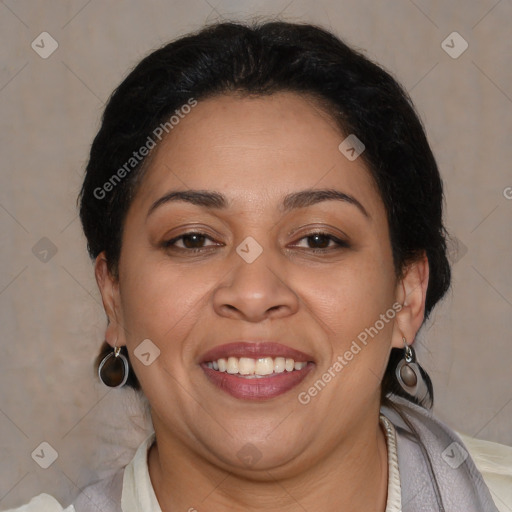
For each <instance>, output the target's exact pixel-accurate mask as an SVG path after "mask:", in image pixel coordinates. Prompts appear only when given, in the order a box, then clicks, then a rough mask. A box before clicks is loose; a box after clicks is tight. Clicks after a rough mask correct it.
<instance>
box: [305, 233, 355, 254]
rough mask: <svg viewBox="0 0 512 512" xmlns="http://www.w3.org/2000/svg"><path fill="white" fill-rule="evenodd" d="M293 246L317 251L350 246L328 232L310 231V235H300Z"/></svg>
mask: <svg viewBox="0 0 512 512" xmlns="http://www.w3.org/2000/svg"><path fill="white" fill-rule="evenodd" d="M295 246H296V247H299V248H300V249H310V250H311V251H312V252H319V253H320V252H328V251H333V250H337V249H344V248H348V247H350V245H349V243H348V242H345V241H344V240H340V239H339V238H337V237H335V236H333V235H330V234H328V233H311V234H310V235H307V236H304V237H302V238H301V239H300V240H299V241H298V242H296V244H295Z"/></svg>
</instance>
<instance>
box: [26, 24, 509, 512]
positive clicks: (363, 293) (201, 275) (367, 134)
mask: <svg viewBox="0 0 512 512" xmlns="http://www.w3.org/2000/svg"><path fill="white" fill-rule="evenodd" d="M80 199H81V204H80V214H81V220H82V224H83V228H84V232H85V235H86V237H87V240H88V248H89V253H90V255H91V257H92V258H93V259H94V260H95V275H96V279H97V282H98V286H99V289H100V292H101V295H102V299H103V304H104V308H105V312H106V314H107V316H108V326H107V328H106V334H105V340H106V342H105V344H104V346H103V349H102V352H101V354H100V356H99V358H98V372H99V377H100V379H101V380H102V381H103V382H104V383H105V384H106V385H109V386H112V387H118V386H122V385H127V386H132V387H135V388H137V389H140V390H141V392H142V393H143V394H144V396H145V397H146V398H147V399H148V401H149V404H150V406H151V416H152V422H153V426H154V430H155V433H154V435H152V436H151V437H150V438H148V439H147V440H146V441H145V442H144V443H143V444H142V445H141V446H140V448H139V449H138V451H137V453H136V455H135V457H134V459H133V461H132V462H131V463H130V464H129V465H128V466H127V467H126V468H125V469H123V470H121V471H120V472H119V473H118V474H117V475H116V476H115V477H114V478H113V479H112V480H110V481H108V482H100V483H98V484H95V485H93V486H91V487H90V488H87V489H86V490H85V491H84V492H83V493H82V494H81V495H80V496H79V498H78V499H77V501H76V502H75V503H74V504H73V505H70V506H69V507H68V508H66V509H65V510H66V512H71V511H76V512H84V511H92V510H102V511H105V512H106V511H119V510H123V511H125V512H135V511H163V512H168V511H175V510H188V511H194V510H197V511H221V510H254V511H256V510H269V511H278V510H279V511H295V510H297V511H298V510H301V511H303V510H308V511H317V510H322V511H339V510H345V511H360V510H372V511H382V512H384V511H386V512H391V511H399V510H403V511H416V510H429V511H433V510H436V511H437V510H439V511H456V510H460V511H465V512H469V511H479V512H482V511H496V510H499V509H498V508H497V506H496V505H499V506H500V507H503V506H507V504H506V503H505V502H504V501H502V502H501V503H498V498H499V500H500V501H501V500H505V497H503V496H504V495H505V492H506V491H507V489H508V488H509V487H508V486H510V485H511V483H512V473H510V471H509V470H507V469H506V470H505V471H503V470H501V473H502V474H501V476H500V477H499V478H498V477H496V475H495V473H497V472H498V471H499V468H498V466H497V465H496V464H495V465H494V466H493V464H492V463H491V462H489V461H488V460H486V453H485V450H484V451H482V449H480V448H479V449H478V450H476V449H475V448H473V447H472V446H473V445H472V443H473V441H472V440H471V439H466V441H467V444H464V443H463V441H462V440H461V439H460V437H459V436H457V435H456V434H455V433H454V432H453V431H451V430H450V429H449V428H447V427H446V426H444V425H442V424H440V423H439V422H438V421H436V420H435V419H434V418H433V417H432V415H431V413H430V411H429V409H430V407H431V405H432V401H433V392H432V386H431V383H430V380H429V378H428V376H427V375H426V373H425V372H424V371H423V370H422V369H421V367H420V366H419V364H418V363H417V362H416V359H415V353H414V349H413V347H412V346H413V343H414V340H415V337H416V335H417V333H418V330H419V329H420V327H421V326H422V324H423V322H424V321H425V319H426V318H427V317H428V315H429V314H430V313H431V311H432V309H433V308H434V306H435V305H436V303H437V302H438V301H439V300H440V299H441V298H442V297H443V295H444V294H445V293H446V291H447V289H448V288H449V284H450V267H449V264H448V261H447V258H446V244H445V238H446V232H445V229H444V226H443V220H442V201H443V191H442V182H441V179H440V176H439V172H438V169H437V166H436V163H435V160H434V157H433V155H432V152H431V150H430V147H429V145H428V142H427V140H426V137H425V134H424V131H423V129H422V126H421V123H420V121H419V120H418V117H417V115H416V114H415V112H414V109H413V107H412V106H411V104H410V101H409V99H408V97H407V95H406V94H405V93H404V91H403V90H402V89H401V87H400V86H399V85H398V84H397V83H396V82H395V80H394V79H393V78H392V77H391V76H390V75H389V74H387V73H386V72H385V71H383V70H382V69H381V68H380V67H378V66H377V65H375V64H373V63H371V62H369V61H368V60H367V59H366V58H365V57H363V56H362V55H360V54H358V53H357V52H355V51H354V50H352V49H350V48H349V47H347V46H346V45H345V44H344V43H342V42H341V41H339V40H338V39H337V38H336V37H334V36H333V35H332V34H330V33H328V32H325V31H323V30H321V29H319V28H316V27H313V26H309V25H295V24H286V23H267V24H261V25H256V26H252V27H249V26H243V25H238V24H230V23H225V24H219V25H215V26H212V27H209V28H206V29H204V30H203V31H201V32H199V33H198V34H194V35H190V36H188V37H184V38H182V39H179V40H177V41H175V42H173V43H171V44H169V45H167V46H165V47H163V48H162V49H160V50H157V51H155V52H154V53H152V54H151V55H149V56H148V57H146V58H145V59H144V60H143V61H142V62H141V63H140V64H139V65H138V66H137V67H136V68H135V69H134V70H133V71H132V72H131V73H130V74H129V76H128V77H127V78H126V79H125V80H124V81H123V83H122V84H121V85H120V86H119V87H118V89H117V90H116V91H115V92H114V94H113V95H112V97H111V99H110V100H109V102H108V105H107V107H106V109H105V114H104V117H103V122H102V126H101V129H100V131H99V133H98V134H97V136H96V138H95V140H94V143H93V145H92V148H91V154H90V160H89V163H88V166H87V172H86V177H85V181H84V184H83V188H82V192H81V198H80ZM493 448H496V447H495V446H493ZM499 450H500V453H501V454H503V456H504V457H506V456H507V454H508V456H509V457H510V449H508V448H507V447H499ZM469 451H470V452H471V454H472V455H473V456H474V458H475V460H477V461H484V462H486V464H487V466H486V467H485V471H486V474H485V478H486V481H484V479H483V478H482V475H481V473H480V472H479V470H478V469H477V467H476V465H475V462H474V461H473V457H472V456H469V455H468V452H469ZM479 464H480V467H481V468H482V469H483V467H484V466H483V463H482V462H479ZM503 465H504V464H502V466H503ZM504 466H505V467H506V465H504ZM501 469H503V468H501ZM507 471H508V472H507ZM486 482H487V484H486ZM488 485H489V486H491V490H492V492H493V496H491V492H490V490H489V488H488ZM500 494H501V497H500ZM493 497H494V500H493ZM494 501H496V504H495V503H494ZM504 503H505V505H504ZM508 506H512V505H510V504H509V505H508ZM23 510H38V511H41V510H45V511H46V510H48V511H53V510H56V511H57V510H59V511H60V510H62V507H61V506H60V505H58V504H57V503H56V502H55V500H53V499H52V498H50V497H49V496H47V495H43V496H40V497H38V498H36V499H35V500H33V501H32V502H31V504H29V505H28V508H23ZM502 510H506V509H503V508H502Z"/></svg>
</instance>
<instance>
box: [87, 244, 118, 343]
mask: <svg viewBox="0 0 512 512" xmlns="http://www.w3.org/2000/svg"><path fill="white" fill-rule="evenodd" d="M94 275H95V277H96V283H97V284H98V288H99V290H100V293H101V299H102V302H103V308H104V309H105V313H106V314H107V317H108V326H107V329H106V332H105V340H106V341H107V343H108V344H109V345H110V346H112V347H113V346H114V345H115V346H118V347H119V346H122V345H125V344H126V343H125V341H124V332H123V329H122V327H121V324H120V323H119V320H118V319H120V318H121V314H120V299H119V282H118V280H117V279H116V278H115V277H114V276H113V275H112V274H111V273H110V272H109V269H108V262H107V258H106V255H105V251H103V252H101V253H100V254H99V255H98V257H97V258H96V261H95V264H94Z"/></svg>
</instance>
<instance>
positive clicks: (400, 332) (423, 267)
mask: <svg viewBox="0 0 512 512" xmlns="http://www.w3.org/2000/svg"><path fill="white" fill-rule="evenodd" d="M428 276H429V265H428V258H427V255H426V254H425V253H423V255H422V257H421V258H419V259H418V260H416V261H414V262H413V263H411V264H410V265H408V266H407V268H406V270H405V272H404V275H403V277H402V278H401V279H400V280H399V281H398V283H397V287H396V294H395V296H396V300H397V302H398V303H399V304H401V305H402V309H401V310H400V311H399V312H398V313H397V315H396V321H395V324H394V328H393V335H392V343H391V346H392V347H395V348H403V346H404V343H403V340H402V336H403V337H405V339H406V340H407V343H408V344H409V345H410V344H412V343H413V341H414V339H415V337H416V334H417V332H418V331H419V329H420V327H421V324H422V322H423V318H424V317H425V300H426V296H427V286H428Z"/></svg>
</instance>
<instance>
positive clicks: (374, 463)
mask: <svg viewBox="0 0 512 512" xmlns="http://www.w3.org/2000/svg"><path fill="white" fill-rule="evenodd" d="M154 426H155V433H156V439H157V442H156V443H155V444H154V445H153V446H152V448H151V449H150V452H149V457H148V465H149V473H150V477H151V482H152V485H153V488H154V490H155V494H156V496H157V498H158V501H159V503H160V507H161V509H162V511H163V512H170V511H172V510H190V511H194V510H197V511H199V512H206V511H208V512H216V511H222V510H244V511H254V512H257V511H262V510H265V511H270V512H277V511H286V512H299V511H300V512H303V511H304V510H322V511H324V512H335V511H336V512H338V511H339V510H343V511H344V512H351V511H354V512H355V511H360V510H375V511H381V512H384V511H385V508H386V497H387V481H388V463H387V447H386V439H385V435H384V433H383V431H382V429H381V427H380V424H379V419H378V414H377V415H376V417H375V418H374V419H373V421H372V422H371V423H370V422H368V427H367V428H364V429H361V428H360V427H358V429H357V431H356V432H354V434H353V435H351V436H350V438H349V437H347V438H346V439H344V440H342V441H341V442H340V443H339V445H337V446H335V447H334V449H332V450H330V453H329V455H328V456H326V457H324V458H322V459H321V460H320V461H318V462H317V463H316V464H313V465H307V466H305V467H304V468H303V469H302V470H299V471H297V470H296V468H295V471H293V473H292V471H290V470H289V468H282V467H281V468H276V470H268V471H263V472H260V473H259V474H258V475H257V478H250V477H247V475H246V474H244V475H239V474H237V473H236V470H234V471H232V472H230V471H229V470H224V469H221V468H220V467H219V466H216V465H214V464H212V463H211V462H210V461H207V460H206V459H204V458H203V457H202V456H200V455H198V454H197V452H195V451H193V450H191V449H189V448H188V447H187V446H186V445H184V443H183V442H182V441H181V440H178V439H176V438H175V437H173V436H172V435H169V434H170V433H169V431H168V430H165V428H163V426H162V425H160V424H159V422H158V419H157V418H154Z"/></svg>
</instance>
